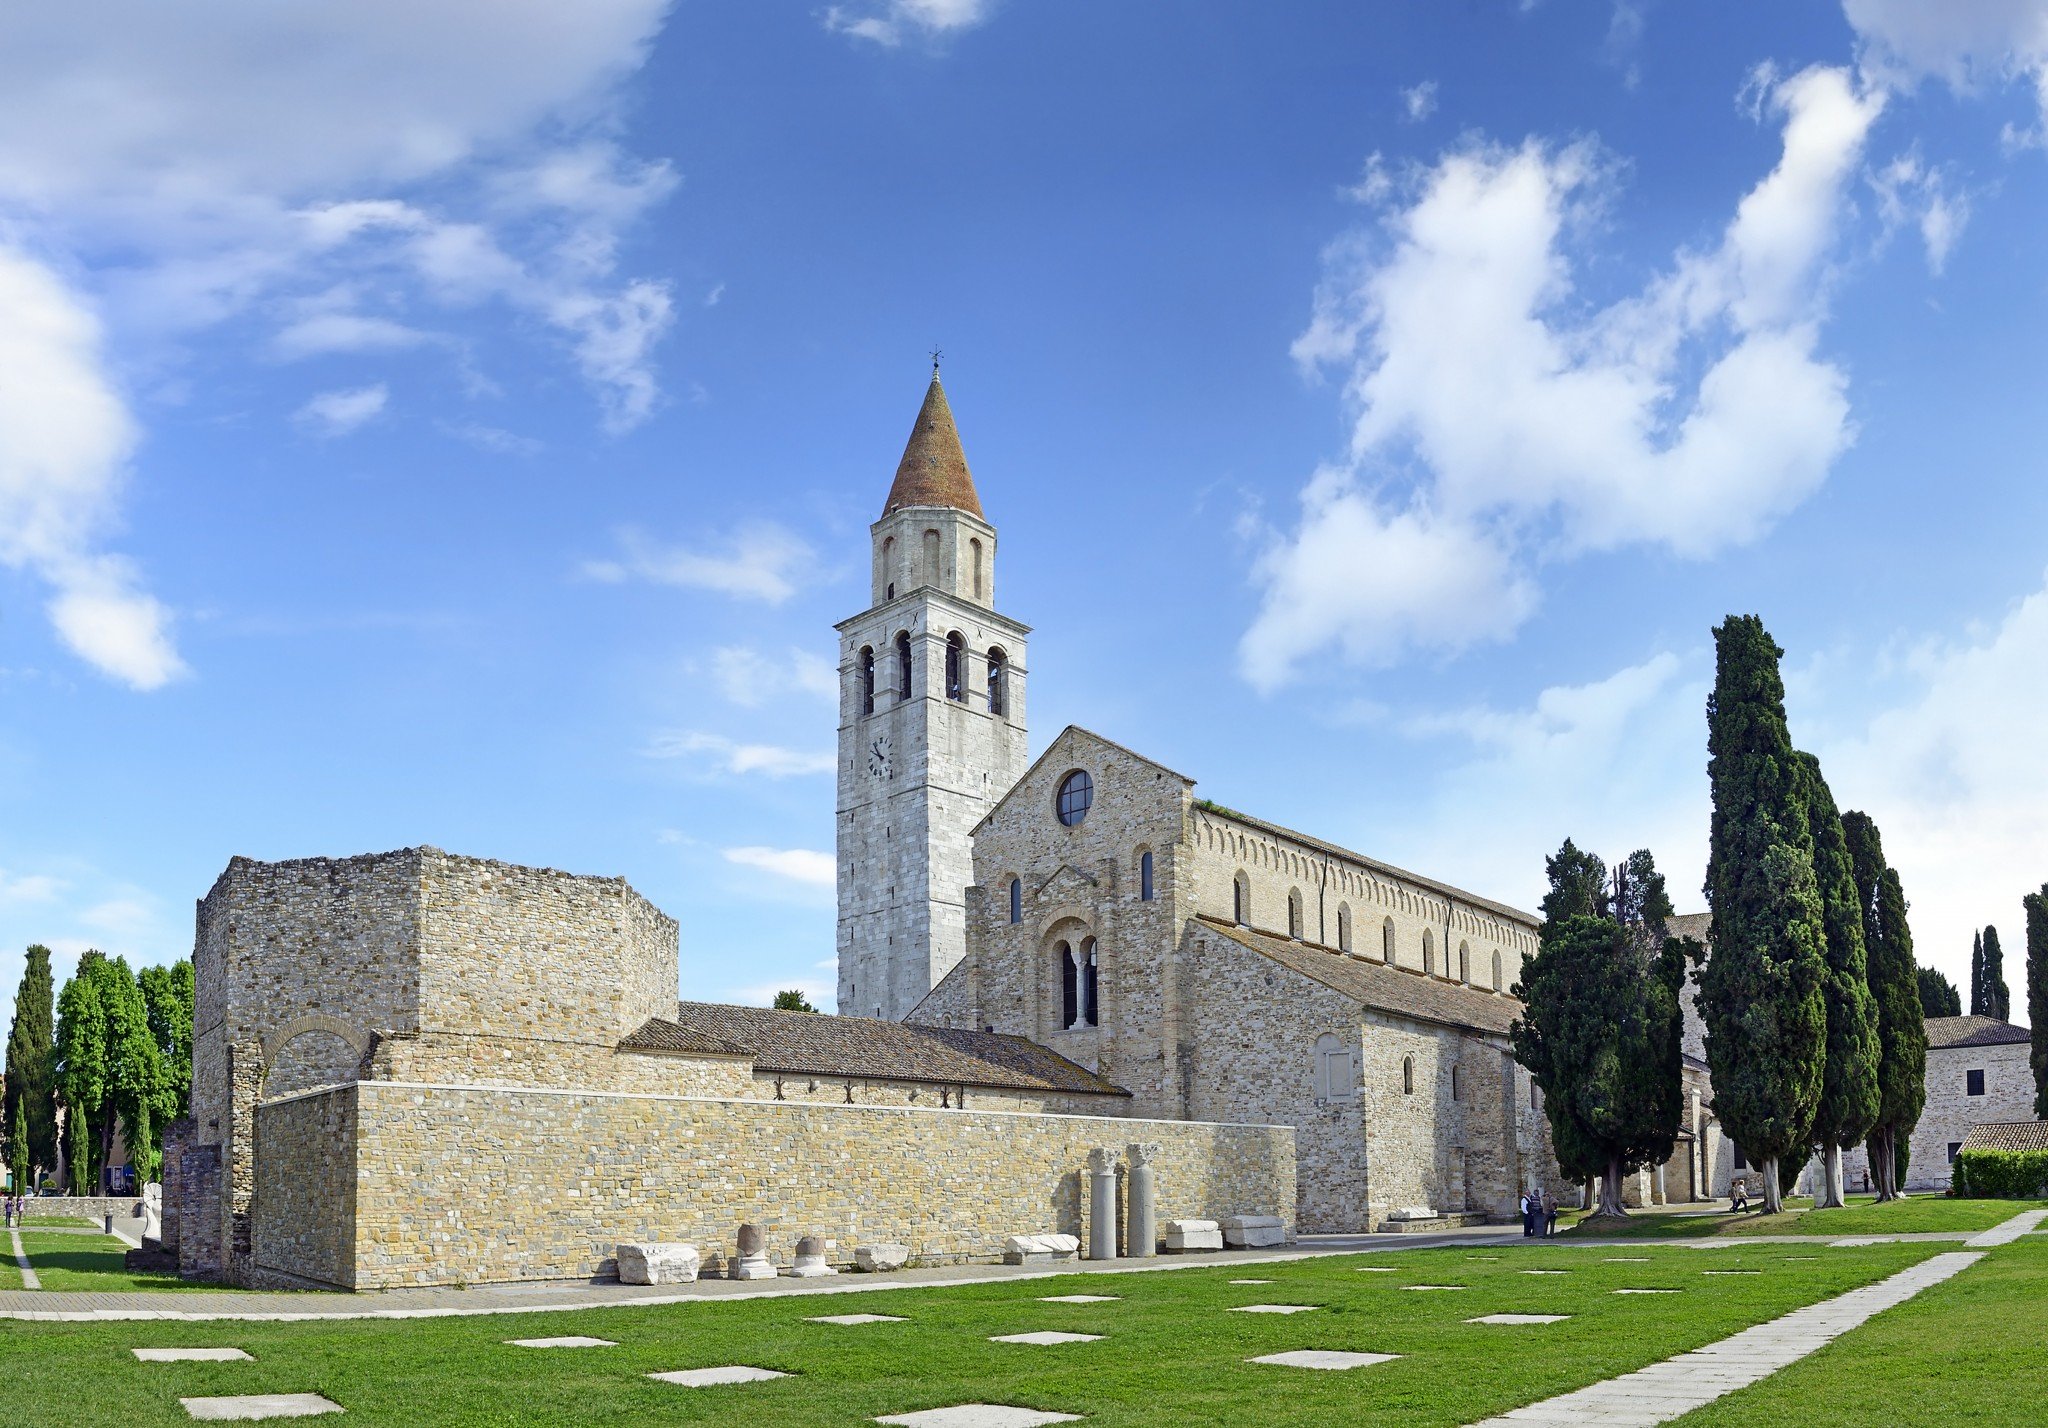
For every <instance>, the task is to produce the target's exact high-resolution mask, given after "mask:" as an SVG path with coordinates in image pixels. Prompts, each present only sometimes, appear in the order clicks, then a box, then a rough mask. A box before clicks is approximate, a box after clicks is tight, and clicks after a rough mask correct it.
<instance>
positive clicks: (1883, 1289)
mask: <svg viewBox="0 0 2048 1428" xmlns="http://www.w3.org/2000/svg"><path fill="white" fill-rule="evenodd" d="M1981 1258H1983V1256H1982V1255H1980V1254H1966V1253H1950V1254H1938V1255H1935V1256H1934V1257H1933V1258H1931V1259H1927V1260H1923V1261H1921V1262H1920V1263H1919V1264H1916V1265H1914V1266H1912V1267H1911V1268H1910V1269H1903V1270H1900V1271H1899V1272H1898V1273H1897V1274H1894V1275H1892V1276H1891V1277H1890V1278H1888V1279H1882V1280H1879V1281H1878V1282H1877V1283H1876V1284H1868V1285H1865V1286H1864V1287H1863V1288H1861V1289H1852V1290H1850V1291H1849V1292H1848V1293H1847V1294H1842V1295H1837V1296H1836V1297H1835V1298H1833V1299H1828V1300H1823V1301H1822V1302H1821V1303H1819V1304H1812V1305H1808V1306H1807V1307H1806V1308H1804V1309H1795V1310H1793V1311H1792V1312H1791V1313H1789V1314H1785V1315H1782V1316H1780V1317H1779V1318H1776V1319H1772V1320H1771V1321H1769V1322H1768V1323H1764V1324H1758V1325H1755V1326H1754V1327H1752V1328H1748V1329H1744V1330H1743V1331H1742V1332H1740V1333H1738V1334H1733V1335H1731V1336H1729V1337H1728V1338H1725V1339H1722V1340H1720V1341H1718V1342H1716V1343H1712V1344H1708V1345H1707V1346H1706V1347H1705V1348H1700V1349H1694V1350H1693V1351H1692V1352H1691V1353H1685V1354H1680V1355H1678V1356H1677V1357H1676V1358H1669V1359H1666V1360H1664V1362H1662V1363H1658V1364H1652V1365H1650V1366H1649V1367H1648V1368H1644V1369H1638V1370H1636V1371H1635V1372H1634V1373H1627V1374H1623V1375H1621V1377H1619V1378H1611V1379H1608V1380H1607V1381H1606V1382H1604V1383H1596V1384H1592V1385H1590V1386H1589V1387H1586V1388H1581V1389H1578V1390H1575V1391H1574V1392H1571V1393H1565V1394H1559V1395H1558V1396H1557V1397H1555V1398H1547V1399H1544V1400H1543V1401H1542V1402H1540V1403H1531V1404H1528V1405H1526V1406H1524V1407H1522V1408H1517V1409H1514V1410H1513V1411H1511V1412H1508V1413H1503V1414H1500V1415H1498V1416H1497V1417H1493V1418H1488V1419H1486V1420H1485V1421H1484V1422H1482V1423H1479V1424H1475V1425H1472V1428H1523V1425H1528V1424H1559V1423H1598V1424H1601V1425H1605V1428H1651V1425H1653V1424H1658V1423H1668V1422H1669V1421H1670V1420H1672V1419H1674V1418H1677V1417H1680V1416H1682V1415H1684V1414H1687V1413H1690V1412H1692V1410H1693V1409H1695V1408H1699V1407H1701V1406H1702V1405H1704V1404H1708V1403H1712V1402H1713V1401H1714V1400H1715V1399H1717V1398H1720V1397H1722V1396H1723V1395H1724V1394H1728V1393H1732V1392H1734V1391H1735V1390H1736V1389H1738V1388H1744V1387H1747V1386H1748V1385H1750V1384H1752V1383H1756V1382H1759V1381H1760V1380H1762V1379H1765V1378H1768V1377H1769V1376H1770V1375H1772V1374H1774V1373H1776V1372H1777V1371H1778V1370H1779V1369H1781V1368H1784V1367H1785V1366H1786V1365H1788V1364H1792V1363H1796V1362H1798V1361H1799V1360H1800V1359H1803V1358H1805V1357H1806V1356H1807V1355H1808V1354H1810V1353H1812V1352H1813V1351H1814V1350H1816V1349H1819V1348H1822V1347H1824V1346H1825V1345H1827V1344H1829V1343H1832V1342H1833V1341H1834V1340H1835V1339H1837V1338H1839V1337H1840V1336H1841V1335H1843V1334H1845V1333H1847V1332H1848V1331H1849V1330H1851V1329H1853V1328H1855V1327H1856V1326H1857V1325H1859V1324H1861V1323H1863V1322H1864V1321H1865V1320H1867V1319H1869V1318H1870V1317H1871V1316H1872V1315H1873V1314H1876V1313H1879V1312H1880V1311H1882V1310H1885V1309H1889V1308H1892V1307H1893V1306H1894V1305H1898V1304H1903V1303H1905V1302H1906V1301H1907V1300H1908V1299H1911V1298H1912V1297H1913V1296H1914V1295H1916V1294H1918V1293H1919V1292H1920V1291H1921V1290H1923V1289H1926V1288H1928V1287H1929V1286H1931V1285H1935V1284H1939V1283H1941V1282H1942V1281H1943V1280H1945V1279H1947V1278H1949V1277H1950V1276H1951V1275H1954V1274H1957V1273H1959V1272H1961V1271H1962V1270H1963V1269H1966V1268H1967V1267H1969V1266H1970V1265H1972V1264H1974V1263H1976V1262H1977V1261H1978V1260H1979V1259H1981ZM1616 1292H1617V1293H1622V1294H1626V1293H1629V1292H1630V1291H1628V1290H1617V1291H1616ZM1636 1292H1638V1293H1641V1292H1644V1291H1636ZM1649 1292H1655V1291H1649Z"/></svg>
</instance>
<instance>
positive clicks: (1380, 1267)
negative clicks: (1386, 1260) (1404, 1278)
mask: <svg viewBox="0 0 2048 1428" xmlns="http://www.w3.org/2000/svg"><path fill="white" fill-rule="evenodd" d="M1358 1272H1359V1273H1360V1274H1399V1273H1400V1272H1401V1271H1399V1270H1398V1269H1396V1268H1394V1266H1392V1265H1391V1264H1361V1265H1360V1266H1358Z"/></svg>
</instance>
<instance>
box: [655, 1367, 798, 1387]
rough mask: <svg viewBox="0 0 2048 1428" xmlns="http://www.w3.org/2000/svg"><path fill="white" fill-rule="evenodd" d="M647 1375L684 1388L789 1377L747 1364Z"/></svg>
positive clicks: (676, 1370)
mask: <svg viewBox="0 0 2048 1428" xmlns="http://www.w3.org/2000/svg"><path fill="white" fill-rule="evenodd" d="M647 1376H648V1377H649V1378H654V1379H660V1380H661V1381H662V1382H663V1383H674V1384H680V1385H681V1386H682V1387H684V1388H716V1387H717V1386H718V1385H720V1384H724V1383H759V1382H760V1381H761V1380H763V1379H769V1378H788V1377H789V1375H788V1374H786V1373H782V1372H780V1371H778V1370H776V1369H764V1368H753V1367H750V1366H749V1365H747V1364H720V1365H719V1366H718V1367H717V1368H700V1369H671V1370H670V1371H669V1372H667V1373H651V1374H649V1375H647Z"/></svg>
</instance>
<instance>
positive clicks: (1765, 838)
mask: <svg viewBox="0 0 2048 1428" xmlns="http://www.w3.org/2000/svg"><path fill="white" fill-rule="evenodd" d="M1714 646H1715V655H1716V659H1715V672H1714V690H1713V693H1712V694H1710V695H1709V696H1708V698H1707V752H1708V762H1707V778H1708V782H1709V784H1710V785H1711V788H1712V792H1713V822H1712V826H1711V830H1710V833H1709V842H1708V858H1707V882H1706V893H1707V905H1708V907H1709V908H1710V909H1712V911H1713V923H1712V927H1711V930H1710V932H1709V933H1708V938H1709V941H1710V943H1711V945H1712V949H1713V952H1712V955H1711V956H1710V957H1709V958H1708V960H1707V964H1706V966H1705V967H1704V968H1702V969H1701V971H1700V978H1699V982H1700V997H1699V1007H1700V1015H1701V1017H1702V1019H1703V1020H1704V1021H1705V1022H1706V1029H1707V1065H1708V1068H1709V1070H1710V1071H1711V1072H1712V1075H1713V1078H1714V1110H1715V1112H1716V1113H1717V1114H1718V1115H1719V1116H1720V1119H1721V1123H1722V1125H1724V1126H1725V1127H1726V1128H1727V1130H1728V1133H1729V1134H1730V1135H1731V1136H1732V1137H1733V1138H1734V1140H1735V1143H1736V1144H1737V1145H1739V1146H1741V1147H1742V1148H1743V1150H1744V1151H1746V1152H1747V1153H1748V1154H1749V1155H1750V1156H1752V1157H1753V1158H1754V1159H1755V1160H1756V1161H1757V1163H1758V1165H1759V1167H1760V1169H1761V1170H1762V1172H1763V1182H1764V1207H1765V1209H1766V1210H1768V1211H1777V1210H1778V1209H1780V1208H1781V1207H1782V1204H1783V1200H1782V1196H1781V1194H1780V1190H1779V1184H1778V1163H1779V1161H1780V1160H1781V1159H1783V1158H1784V1157H1785V1156H1788V1155H1793V1154H1797V1153H1800V1152H1802V1151H1803V1150H1804V1149H1805V1148H1806V1147H1808V1146H1809V1145H1811V1144H1812V1142H1811V1140H1810V1139H1809V1135H1810V1133H1811V1131H1812V1129H1813V1123H1814V1113H1815V1111H1816V1110H1817V1109H1818V1108H1819V1106H1820V1099H1821V1090H1822V1085H1823V1078H1824V1074H1825V1071H1826V1058H1827V1008H1826V1006H1825V1004H1824V1002H1823V999H1822V995H1821V987H1822V984H1823V982H1824V981H1825V980H1826V977H1827V958H1826V955H1825V947H1826V942H1827V938H1826V930H1825V926H1824V924H1823V920H1822V914H1821V898H1820V890H1819V887H1818V885H1817V884H1816V882H1815V880H1814V868H1813V834H1812V832H1811V830H1810V828H1809V827H1808V824H1807V817H1806V804H1805V797H1804V794H1803V790H1802V788H1801V783H1802V779H1801V777H1800V775H1799V772H1798V760H1797V759H1796V757H1795V756H1794V754H1793V750H1792V740H1791V736H1790V734H1789V733H1788V731H1787V729H1786V724H1785V685H1784V681H1783V680H1782V679H1781V678H1780V676H1779V673H1778V660H1779V658H1780V657H1781V656H1782V655H1783V654H1784V651H1783V650H1781V649H1779V648H1778V646H1777V644H1776V642H1775V641H1773V640H1772V639H1771V637H1770V635H1769V634H1768V633H1767V632H1766V631H1765V629H1764V626H1763V621H1761V620H1759V619H1758V618H1757V617H1756V616H1754V615H1731V616H1729V617H1728V619H1727V620H1725V621H1724V622H1723V623H1722V624H1721V626H1720V628H1719V629H1717V630H1715V631H1714Z"/></svg>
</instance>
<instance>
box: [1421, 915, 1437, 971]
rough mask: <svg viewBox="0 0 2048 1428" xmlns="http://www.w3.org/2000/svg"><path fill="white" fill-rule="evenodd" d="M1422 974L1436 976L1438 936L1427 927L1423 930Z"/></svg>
mask: <svg viewBox="0 0 2048 1428" xmlns="http://www.w3.org/2000/svg"><path fill="white" fill-rule="evenodd" d="M1422 974H1423V975H1424V976H1425V977H1434V976H1435V975H1436V936H1435V934H1434V933H1432V932H1431V931H1430V929H1428V928H1427V927H1425V928H1423V929H1422Z"/></svg>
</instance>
